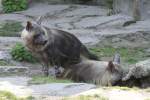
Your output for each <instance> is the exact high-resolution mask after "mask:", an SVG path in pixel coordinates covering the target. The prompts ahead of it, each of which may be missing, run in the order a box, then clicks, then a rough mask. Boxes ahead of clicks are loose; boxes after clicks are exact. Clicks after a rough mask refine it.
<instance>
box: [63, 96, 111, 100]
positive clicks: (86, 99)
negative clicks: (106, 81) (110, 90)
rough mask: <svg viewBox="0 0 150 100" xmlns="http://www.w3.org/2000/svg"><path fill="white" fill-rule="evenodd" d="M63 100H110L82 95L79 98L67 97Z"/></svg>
mask: <svg viewBox="0 0 150 100" xmlns="http://www.w3.org/2000/svg"><path fill="white" fill-rule="evenodd" d="M62 100H108V98H105V97H103V96H100V95H94V96H84V95H80V96H77V97H66V98H64V99H62Z"/></svg>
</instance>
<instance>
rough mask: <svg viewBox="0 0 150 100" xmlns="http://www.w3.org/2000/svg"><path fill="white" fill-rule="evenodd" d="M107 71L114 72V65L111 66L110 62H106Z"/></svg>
mask: <svg viewBox="0 0 150 100" xmlns="http://www.w3.org/2000/svg"><path fill="white" fill-rule="evenodd" d="M107 70H108V71H110V72H114V70H115V65H114V64H113V62H112V61H109V62H108V66H107Z"/></svg>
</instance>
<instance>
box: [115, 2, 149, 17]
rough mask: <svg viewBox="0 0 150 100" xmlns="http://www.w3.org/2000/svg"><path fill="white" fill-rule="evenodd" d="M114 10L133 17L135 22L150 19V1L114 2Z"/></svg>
mask: <svg viewBox="0 0 150 100" xmlns="http://www.w3.org/2000/svg"><path fill="white" fill-rule="evenodd" d="M113 10H114V12H121V13H123V14H126V15H130V16H133V17H134V18H135V20H139V19H141V20H144V19H150V17H149V16H150V0H114V3H113Z"/></svg>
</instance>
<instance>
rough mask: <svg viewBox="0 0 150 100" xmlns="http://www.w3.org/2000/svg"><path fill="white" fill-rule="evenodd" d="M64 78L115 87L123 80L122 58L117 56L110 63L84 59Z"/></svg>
mask: <svg viewBox="0 0 150 100" xmlns="http://www.w3.org/2000/svg"><path fill="white" fill-rule="evenodd" d="M64 77H67V78H70V79H72V80H74V81H83V82H89V83H95V84H99V85H102V86H110V85H115V84H116V83H117V82H118V81H120V80H121V78H122V68H121V66H120V56H119V55H115V57H114V60H113V61H109V62H107V61H94V60H85V59H83V60H82V61H81V62H80V63H78V64H75V65H72V66H71V67H69V69H68V70H67V71H65V73H64Z"/></svg>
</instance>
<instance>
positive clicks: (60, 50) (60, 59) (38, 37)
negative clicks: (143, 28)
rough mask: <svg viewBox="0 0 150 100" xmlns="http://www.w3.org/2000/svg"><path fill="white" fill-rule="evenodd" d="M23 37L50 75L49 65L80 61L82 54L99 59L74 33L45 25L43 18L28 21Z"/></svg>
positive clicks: (63, 65)
mask: <svg viewBox="0 0 150 100" xmlns="http://www.w3.org/2000/svg"><path fill="white" fill-rule="evenodd" d="M21 37H22V39H23V40H24V43H25V45H26V47H27V48H28V49H29V50H30V51H31V52H32V53H33V55H35V56H36V57H37V58H38V59H40V61H41V62H42V63H43V66H44V73H45V75H48V69H49V65H52V66H54V65H56V66H62V67H64V68H65V67H67V66H68V65H70V64H76V63H78V62H80V58H81V55H82V56H84V57H86V58H88V59H94V60H98V58H97V57H96V56H95V55H93V54H91V53H90V52H89V51H88V49H87V48H86V47H85V46H84V45H83V44H82V43H81V42H80V40H79V39H78V38H76V37H75V36H74V35H73V34H70V33H68V32H65V31H62V30H58V29H50V28H47V27H44V26H42V25H41V20H39V21H37V22H36V23H31V22H29V21H28V22H27V25H26V27H25V29H24V30H23V31H22V35H21Z"/></svg>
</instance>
